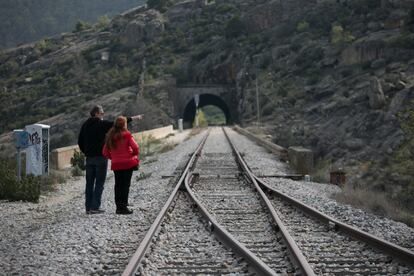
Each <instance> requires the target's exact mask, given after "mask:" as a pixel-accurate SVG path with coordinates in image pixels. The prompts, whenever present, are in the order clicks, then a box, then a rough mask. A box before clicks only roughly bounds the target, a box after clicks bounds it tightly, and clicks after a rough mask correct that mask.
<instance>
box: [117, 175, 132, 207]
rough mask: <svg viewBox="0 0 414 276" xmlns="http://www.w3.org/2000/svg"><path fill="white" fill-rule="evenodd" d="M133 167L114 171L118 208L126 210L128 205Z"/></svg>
mask: <svg viewBox="0 0 414 276" xmlns="http://www.w3.org/2000/svg"><path fill="white" fill-rule="evenodd" d="M132 171H133V170H132V168H131V169H128V170H119V171H114V174H115V204H116V209H117V210H125V209H126V208H127V206H128V195H129V186H131V177H132Z"/></svg>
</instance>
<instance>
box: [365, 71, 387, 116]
mask: <svg viewBox="0 0 414 276" xmlns="http://www.w3.org/2000/svg"><path fill="white" fill-rule="evenodd" d="M368 98H369V106H370V107H371V108H372V109H379V108H382V107H383V106H384V105H385V96H384V92H383V91H382V86H381V83H380V81H379V80H378V78H376V77H373V78H372V79H371V81H370V89H369V91H368Z"/></svg>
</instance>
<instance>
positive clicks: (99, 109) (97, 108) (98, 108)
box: [89, 105, 104, 117]
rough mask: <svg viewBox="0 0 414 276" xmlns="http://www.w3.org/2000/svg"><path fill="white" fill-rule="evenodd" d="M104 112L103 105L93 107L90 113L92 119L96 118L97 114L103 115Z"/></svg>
mask: <svg viewBox="0 0 414 276" xmlns="http://www.w3.org/2000/svg"><path fill="white" fill-rule="evenodd" d="M103 112H104V111H103V108H102V106H101V105H95V106H94V107H92V109H91V111H90V112H89V113H90V114H91V116H92V117H95V115H96V114H98V113H103Z"/></svg>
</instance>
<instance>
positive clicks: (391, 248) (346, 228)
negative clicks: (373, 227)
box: [255, 176, 414, 267]
mask: <svg viewBox="0 0 414 276" xmlns="http://www.w3.org/2000/svg"><path fill="white" fill-rule="evenodd" d="M255 179H256V181H257V182H258V183H259V184H260V185H261V186H262V187H264V188H265V189H266V190H268V191H271V192H273V193H275V194H277V196H279V197H281V198H282V199H284V200H286V201H287V202H289V203H290V204H292V205H293V206H295V207H296V208H298V209H300V210H301V211H303V212H305V213H306V214H308V215H310V216H313V217H314V218H316V219H318V220H320V221H322V222H323V223H326V224H328V225H332V226H334V227H335V229H337V230H339V231H342V232H343V233H346V234H348V235H351V236H353V237H355V238H357V239H359V240H361V241H363V242H366V243H367V244H370V245H371V246H373V247H375V248H378V249H379V250H381V251H383V252H386V253H388V254H389V255H391V256H392V257H394V258H397V259H399V260H402V261H404V262H405V263H407V264H408V265H410V266H413V267H414V252H413V251H410V250H408V249H407V248H404V247H401V246H399V245H396V244H394V243H391V242H389V241H386V240H384V239H381V238H379V237H376V236H374V235H372V234H369V233H367V232H364V231H362V230H360V229H358V228H356V227H353V226H351V225H348V224H346V223H343V222H340V221H339V220H337V219H334V218H333V217H330V216H328V215H326V214H324V213H322V212H320V211H318V210H316V209H315V208H313V207H311V206H309V205H306V204H305V203H303V202H300V201H299V200H297V199H294V198H293V197H290V196H288V195H286V194H284V193H283V192H281V191H278V190H277V189H275V188H272V187H270V186H269V185H268V184H267V183H266V182H265V181H264V180H262V179H259V178H258V177H256V176H255Z"/></svg>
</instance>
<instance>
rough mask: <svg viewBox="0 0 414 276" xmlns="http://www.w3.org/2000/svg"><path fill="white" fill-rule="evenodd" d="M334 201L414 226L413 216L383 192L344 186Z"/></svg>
mask: <svg viewBox="0 0 414 276" xmlns="http://www.w3.org/2000/svg"><path fill="white" fill-rule="evenodd" d="M335 199H336V200H337V201H338V202H341V203H344V204H349V205H352V206H354V207H357V208H360V209H363V210H365V211H368V212H372V213H374V214H376V215H379V216H383V217H388V218H391V219H393V220H396V221H401V222H404V223H406V224H407V225H408V226H411V227H413V226H414V215H413V214H411V213H409V212H408V211H406V210H404V209H403V208H401V206H400V205H399V204H398V203H397V202H395V201H393V200H390V199H389V197H388V196H387V195H386V194H385V193H384V192H378V191H373V190H369V189H367V188H360V187H352V186H351V185H346V186H345V187H344V188H343V189H342V191H341V192H339V193H337V194H336V195H335Z"/></svg>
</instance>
